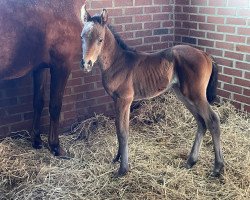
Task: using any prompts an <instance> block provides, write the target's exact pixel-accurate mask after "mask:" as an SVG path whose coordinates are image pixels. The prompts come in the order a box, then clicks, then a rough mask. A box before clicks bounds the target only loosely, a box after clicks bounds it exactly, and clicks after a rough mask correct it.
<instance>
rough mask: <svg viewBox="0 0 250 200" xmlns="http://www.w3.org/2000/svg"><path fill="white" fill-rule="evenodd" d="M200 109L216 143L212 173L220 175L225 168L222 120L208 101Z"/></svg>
mask: <svg viewBox="0 0 250 200" xmlns="http://www.w3.org/2000/svg"><path fill="white" fill-rule="evenodd" d="M200 109H201V114H202V117H203V119H204V120H205V123H206V126H207V128H208V129H209V131H210V133H211V135H212V139H213V144H214V153H215V163H214V170H213V174H212V175H213V176H219V175H220V173H221V172H222V170H223V168H224V160H223V155H222V151H221V146H220V120H219V117H218V116H217V114H216V113H215V112H214V111H213V110H212V108H211V106H210V105H209V104H208V102H203V104H201V106H200Z"/></svg>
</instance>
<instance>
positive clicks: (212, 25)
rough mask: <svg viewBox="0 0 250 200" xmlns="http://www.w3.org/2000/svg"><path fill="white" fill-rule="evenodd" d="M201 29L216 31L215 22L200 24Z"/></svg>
mask: <svg viewBox="0 0 250 200" xmlns="http://www.w3.org/2000/svg"><path fill="white" fill-rule="evenodd" d="M199 29H200V30H207V31H215V25H214V24H199Z"/></svg>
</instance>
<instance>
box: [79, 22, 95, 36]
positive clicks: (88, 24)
mask: <svg viewBox="0 0 250 200" xmlns="http://www.w3.org/2000/svg"><path fill="white" fill-rule="evenodd" d="M93 27H94V22H85V23H84V27H83V30H82V34H83V33H88V32H90V31H91V30H92V29H93Z"/></svg>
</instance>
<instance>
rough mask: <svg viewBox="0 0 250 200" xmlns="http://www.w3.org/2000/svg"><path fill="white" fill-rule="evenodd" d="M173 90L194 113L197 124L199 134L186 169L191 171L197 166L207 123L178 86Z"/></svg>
mask: <svg viewBox="0 0 250 200" xmlns="http://www.w3.org/2000/svg"><path fill="white" fill-rule="evenodd" d="M173 89H174V92H175V94H176V95H177V97H178V98H179V99H180V100H181V101H182V102H183V104H184V105H185V106H186V107H187V109H188V110H189V111H190V112H191V113H192V115H193V116H194V118H195V120H196V123H197V132H196V136H195V140H194V144H193V146H192V150H191V152H190V154H189V157H188V160H187V163H186V168H188V169H189V168H191V167H192V166H193V165H195V164H196V162H197V160H198V155H199V151H200V147H201V142H202V138H203V136H204V135H205V133H206V130H207V127H206V124H205V121H204V120H203V118H202V117H201V115H200V114H199V110H198V109H197V108H196V106H195V105H194V104H193V103H191V102H190V100H188V99H187V97H185V96H184V95H183V94H182V93H181V91H180V89H179V88H178V86H175V87H173Z"/></svg>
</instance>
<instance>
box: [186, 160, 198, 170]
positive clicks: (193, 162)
mask: <svg viewBox="0 0 250 200" xmlns="http://www.w3.org/2000/svg"><path fill="white" fill-rule="evenodd" d="M196 163H197V161H196V160H193V159H192V158H188V160H187V163H186V165H185V168H186V169H191V168H192V167H193V166H194V165H195V164H196Z"/></svg>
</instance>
